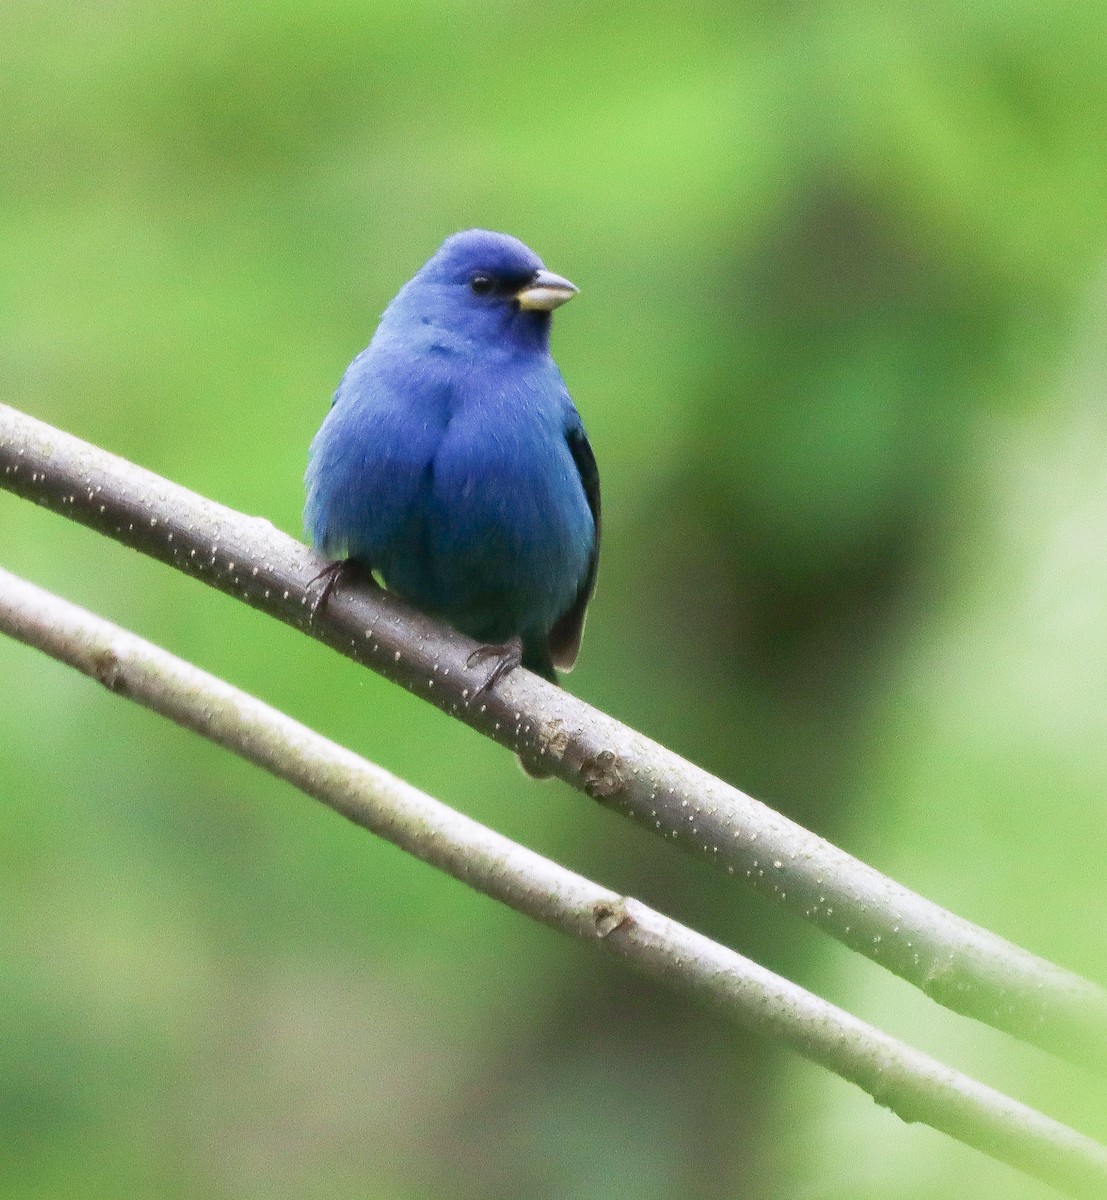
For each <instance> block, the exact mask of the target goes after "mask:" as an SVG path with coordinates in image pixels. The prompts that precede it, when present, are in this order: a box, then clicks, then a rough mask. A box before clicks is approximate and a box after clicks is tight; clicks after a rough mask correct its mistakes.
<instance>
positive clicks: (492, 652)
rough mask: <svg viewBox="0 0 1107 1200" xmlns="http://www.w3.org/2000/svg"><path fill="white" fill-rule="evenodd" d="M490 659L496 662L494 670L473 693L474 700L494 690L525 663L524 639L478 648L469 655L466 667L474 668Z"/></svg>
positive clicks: (516, 638)
mask: <svg viewBox="0 0 1107 1200" xmlns="http://www.w3.org/2000/svg"><path fill="white" fill-rule="evenodd" d="M489 659H492V660H494V662H493V666H492V670H491V671H489V673H488V678H487V679H486V680H485V681H484V682H483V683H482V684H481V685H480V687H478V688H477V690H476V691H475V692H474V693H473V699H474V700H475V699H476V698H477V697H478V696H481V695H483V694H484V693H485V692H487V691H489V690H491V689H492V688H494V687H495V686H496V684H497V683H499V682H500V680H501V679H503V677H504V676H505V675H510V674H511V672H512V671H514V670H515V668H516V667H517V666H518V665H519V664H520V663H521V662H522V661H523V639H522V638H520V637H513V638H512V639H511V640H510V641H508V642H502V643H499V644H496V645H491V646H478V647H477V648H476V649H475V650H474V651H473V653H472V654H470V655H469V658H468V660H467V661H466V663H465V665H466V666H467V667H469V668H473V667H475V666H476V665H477V664H478V663H482V662H487V661H488V660H489Z"/></svg>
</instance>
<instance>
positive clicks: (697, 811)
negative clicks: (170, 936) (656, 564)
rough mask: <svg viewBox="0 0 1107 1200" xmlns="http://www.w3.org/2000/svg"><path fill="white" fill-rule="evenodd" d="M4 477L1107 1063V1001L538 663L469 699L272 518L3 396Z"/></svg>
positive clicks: (933, 988)
mask: <svg viewBox="0 0 1107 1200" xmlns="http://www.w3.org/2000/svg"><path fill="white" fill-rule="evenodd" d="M0 485H2V486H3V487H6V488H8V489H9V490H11V491H13V492H15V493H17V494H19V495H22V496H25V497H27V498H28V499H31V500H35V501H36V502H38V503H39V504H42V505H44V506H46V507H48V508H51V509H54V510H55V511H57V512H60V513H62V514H64V515H65V516H68V517H70V518H72V519H73V520H75V521H79V522H81V523H83V524H85V525H88V526H90V527H91V528H93V529H96V530H98V531H99V532H101V533H104V534H106V535H107V536H109V537H112V538H115V539H116V540H117V541H120V542H123V543H124V544H126V545H128V546H132V547H134V548H135V549H137V550H140V551H142V552H143V553H145V554H148V555H150V556H152V557H154V558H157V559H160V560H161V561H162V562H166V563H169V564H170V565H172V566H175V567H177V568H178V569H180V570H182V571H184V572H186V573H187V574H190V575H193V576H195V577H197V578H199V579H202V580H203V581H204V582H206V583H208V584H210V585H211V586H213V587H216V588H218V589H220V590H221V591H224V592H227V593H228V594H230V595H233V596H236V597H238V598H239V599H241V600H244V601H245V602H246V603H247V604H250V605H252V606H253V607H255V608H258V609H261V610H262V611H264V612H267V613H269V614H270V615H271V616H274V617H277V618H278V619H279V620H282V621H285V622H286V623H288V624H290V625H293V626H295V627H297V628H299V629H302V630H303V631H304V632H306V633H309V634H310V635H311V636H312V637H315V638H318V639H319V640H320V641H323V642H326V643H327V644H328V645H330V646H332V647H333V648H334V649H336V650H339V651H340V652H341V653H343V654H345V655H348V656H349V657H350V658H353V659H355V660H357V661H358V662H361V663H364V664H365V665H366V666H368V667H371V668H372V669H373V670H375V671H379V672H380V673H381V674H383V675H385V676H387V677H388V678H389V679H392V680H394V681H395V682H397V683H399V684H401V685H402V686H403V687H405V688H407V689H408V690H409V691H411V692H413V693H415V694H416V695H417V696H420V697H422V698H423V699H425V700H428V701H430V702H431V703H432V704H435V705H437V706H438V707H439V708H441V709H443V710H444V711H446V712H448V713H451V714H452V715H453V716H455V717H457V718H458V719H459V720H461V721H464V722H466V723H467V724H469V725H471V726H472V727H473V728H475V729H477V730H479V731H480V732H482V733H484V734H486V735H487V736H488V737H490V738H493V739H494V740H496V741H498V742H500V743H502V744H503V745H505V746H509V747H510V748H511V749H512V750H515V751H517V752H518V753H519V754H521V755H522V756H523V757H524V759H527V760H528V761H531V762H541V764H542V766H543V767H544V769H546V770H547V771H552V772H553V773H554V774H556V775H558V776H560V777H561V778H562V779H564V780H565V781H566V782H567V783H569V784H571V785H572V786H573V787H576V788H578V789H580V790H581V791H583V792H585V793H586V794H587V795H589V796H591V797H593V798H594V799H596V800H598V801H600V802H601V803H603V804H605V805H607V806H609V807H611V808H613V809H615V810H616V811H618V812H621V813H624V814H625V815H627V816H629V817H631V818H632V819H633V820H635V821H637V822H638V823H639V824H641V825H644V826H645V827H646V828H647V829H650V830H652V831H653V832H655V833H657V834H660V836H662V837H664V838H667V839H669V840H672V841H674V842H676V843H677V844H678V845H680V846H682V847H684V848H685V849H688V850H690V851H692V852H693V853H696V854H699V855H700V856H702V857H704V858H706V859H707V860H708V862H710V863H712V864H714V865H715V866H716V867H718V868H720V869H722V870H724V871H726V872H727V873H728V874H730V875H732V876H734V877H735V878H737V879H740V880H745V881H747V882H748V883H750V884H751V885H752V886H753V887H755V888H756V889H757V890H758V891H760V892H762V893H763V894H764V895H766V896H768V897H769V899H771V900H774V901H776V902H778V903H780V904H782V905H783V906H784V907H786V908H788V909H789V910H791V911H792V912H794V913H796V914H798V915H800V916H802V917H804V918H805V919H807V920H809V921H811V922H813V923H814V924H816V925H818V926H819V927H820V928H821V929H823V930H825V931H826V932H827V933H829V934H830V935H831V936H833V937H835V938H837V939H838V940H839V941H841V942H843V943H845V944H846V945H847V946H850V947H851V948H852V949H854V950H857V951H859V952H860V953H862V954H864V955H866V956H867V957H869V958H871V959H873V960H874V961H875V962H878V963H880V964H881V965H882V966H884V967H886V968H888V970H890V971H893V972H894V973H895V974H897V975H899V976H901V977H902V978H903V979H906V980H908V981H909V982H911V983H913V984H915V985H916V986H917V987H919V988H921V989H922V990H923V991H924V992H925V993H926V994H927V995H928V996H930V997H932V998H933V999H934V1000H936V1001H938V1002H939V1003H941V1004H944V1005H945V1006H946V1007H948V1008H951V1009H953V1010H954V1011H956V1012H960V1013H963V1014H965V1015H967V1016H971V1017H975V1018H976V1019H977V1020H980V1021H983V1022H985V1023H987V1024H989V1025H993V1026H995V1027H996V1028H997V1029H1002V1030H1005V1031H1006V1032H1008V1033H1010V1034H1013V1035H1014V1036H1016V1037H1018V1038H1021V1039H1023V1040H1025V1041H1028V1042H1031V1043H1034V1044H1036V1045H1038V1046H1040V1047H1042V1048H1044V1049H1046V1050H1049V1051H1052V1052H1053V1053H1055V1054H1058V1055H1061V1056H1062V1057H1065V1058H1068V1059H1070V1060H1071V1061H1073V1062H1077V1063H1079V1064H1081V1065H1086V1066H1088V1065H1090V1066H1094V1067H1096V1068H1098V1069H1099V1070H1100V1071H1107V993H1105V992H1104V990H1103V989H1102V988H1100V987H1098V986H1096V985H1095V984H1092V983H1090V982H1088V981H1087V980H1084V979H1082V978H1080V977H1079V976H1077V975H1075V974H1073V973H1071V972H1069V971H1066V970H1063V969H1062V968H1060V967H1057V966H1055V965H1053V964H1052V963H1049V962H1046V961H1045V960H1043V959H1041V958H1038V957H1037V956H1035V955H1033V954H1030V953H1029V952H1027V951H1025V950H1022V949H1020V948H1019V947H1017V946H1015V945H1013V944H1012V943H1010V942H1008V941H1006V940H1004V939H1003V938H1000V937H998V936H996V935H995V934H992V933H989V932H988V931H987V930H984V929H981V928H980V927H978V926H975V925H972V924H970V923H969V922H968V921H965V920H963V919H961V918H959V917H957V916H954V915H953V914H952V913H950V912H948V911H946V910H945V909H943V908H941V907H940V906H938V905H937V904H934V903H932V902H931V901H929V900H926V899H924V898H923V897H921V896H918V895H917V894H915V893H914V892H912V891H910V890H909V889H907V888H905V887H903V886H901V885H900V884H898V883H896V882H894V881H893V880H891V879H888V878H887V877H886V876H883V875H881V874H880V873H879V872H878V871H876V870H874V869H873V868H872V867H870V866H868V865H866V864H865V863H862V862H860V861H859V860H858V859H855V858H853V857H851V856H850V855H848V854H846V853H845V852H844V851H842V850H839V849H838V848H837V847H835V846H832V845H831V844H830V843H829V842H826V841H824V840H823V839H822V838H819V837H816V836H815V835H814V834H812V833H810V832H808V831H807V830H805V829H803V828H802V827H801V826H799V825H797V824H795V822H793V821H790V820H789V819H788V818H787V817H784V816H782V815H781V814H780V813H777V812H774V811H773V810H772V809H770V808H768V807H767V806H766V805H764V804H761V803H760V802H759V801H757V800H754V799H753V798H752V797H750V796H747V795H746V794H745V793H743V792H741V791H739V790H738V789H737V788H734V787H731V786H730V785H728V784H726V783H723V782H722V781H721V780H719V779H716V778H715V777H713V776H711V775H709V774H708V773H707V772H705V771H703V770H701V769H699V768H698V767H695V766H693V765H692V764H691V763H689V762H687V761H686V760H684V759H682V758H680V757H679V756H677V755H675V754H673V753H672V752H671V751H669V750H666V749H665V748H664V747H663V746H659V745H658V744H657V743H655V742H651V741H650V740H649V739H647V738H645V737H643V736H642V735H641V734H639V733H636V732H635V731H634V730H631V729H629V728H627V727H626V726H625V725H621V724H620V723H619V722H618V721H615V720H614V719H613V718H611V717H609V716H607V715H605V714H604V713H601V712H599V711H597V710H596V709H594V708H591V707H590V706H588V705H587V704H585V703H583V702H582V701H581V700H578V699H577V698H576V697H574V696H572V695H571V694H570V693H568V692H566V691H563V690H561V689H560V688H556V687H553V686H551V685H550V684H547V683H545V682H544V681H543V680H541V679H539V678H538V677H537V676H534V675H532V674H530V673H529V672H527V671H523V670H518V671H514V672H512V674H511V675H509V676H508V677H507V678H505V679H504V680H503V681H502V682H501V683H499V684H498V685H497V686H496V687H495V688H493V689H491V690H490V691H489V692H486V693H484V694H482V695H480V696H479V698H478V699H476V700H474V692H475V690H476V688H477V687H478V686H479V683H480V682H481V679H480V678H479V677H474V673H473V672H471V671H469V670H467V668H466V660H467V658H468V656H469V654H470V652H471V651H472V649H473V643H472V642H470V641H468V640H467V639H465V638H463V637H460V636H459V635H457V634H455V633H453V632H452V631H451V630H448V629H446V628H445V627H444V626H442V625H440V624H438V623H437V622H435V621H432V620H430V619H429V618H427V617H425V616H423V615H422V614H420V613H417V612H415V611H413V610H412V609H411V608H410V607H408V606H407V605H405V604H403V603H402V602H401V601H399V600H398V599H396V597H394V596H391V595H389V594H388V593H386V592H382V591H380V589H366V588H362V589H352V588H346V589H342V590H340V591H339V592H337V593H336V594H335V595H333V596H332V598H331V600H330V602H329V603H328V605H327V607H326V609H325V612H324V613H322V614H321V615H320V616H319V618H318V619H317V620H315V619H312V616H311V601H312V599H313V595H312V591H311V587H310V584H311V580H312V579H313V578H314V577H315V576H316V575H317V574H318V572H319V570H320V567H321V565H322V564H321V562H320V560H319V559H318V557H317V556H316V555H314V554H313V553H312V552H311V551H310V550H308V549H307V547H305V546H303V545H302V544H301V543H299V542H297V541H295V540H293V539H292V538H290V537H288V536H287V535H285V534H283V533H281V532H279V531H278V530H277V529H275V528H274V527H273V526H272V525H271V524H270V523H269V522H268V521H265V520H263V519H261V518H257V517H248V516H245V515H243V514H242V513H238V512H235V511H234V510H232V509H228V508H225V507H223V506H222V505H220V504H216V503H214V502H213V501H211V500H207V499H204V498H203V497H201V496H198V495H196V494H195V493H194V492H190V491H188V490H187V489H186V488H182V487H179V486H178V485H176V484H173V483H170V482H169V481H168V480H166V479H163V478H161V477H160V476H157V475H154V474H152V473H151V472H149V471H146V470H144V469H142V468H141V467H137V466H135V465H134V464H132V463H129V462H127V461H126V460H124V459H121V458H118V457H116V456H115V455H112V454H108V453H106V452H105V451H103V450H99V449H97V448H96V447H94V446H90V445H89V444H88V443H86V442H82V441H80V440H79V439H77V438H75V437H72V436H71V435H69V434H66V433H62V432H61V431H59V430H56V429H53V428H52V427H51V426H49V425H45V424H43V423H42V422H40V421H36V420H34V419H33V418H31V417H28V416H26V415H24V414H22V413H20V412H18V411H16V410H15V409H12V408H9V407H7V406H6V405H0Z"/></svg>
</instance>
